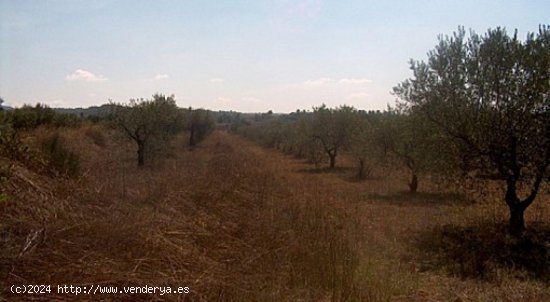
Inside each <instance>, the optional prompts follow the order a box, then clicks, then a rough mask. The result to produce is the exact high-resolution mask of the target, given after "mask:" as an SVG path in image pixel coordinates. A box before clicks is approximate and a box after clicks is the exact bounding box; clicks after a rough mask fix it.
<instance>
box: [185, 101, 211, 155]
mask: <svg viewBox="0 0 550 302" xmlns="http://www.w3.org/2000/svg"><path fill="white" fill-rule="evenodd" d="M187 115H188V118H187V119H188V125H187V128H188V130H189V147H191V148H193V147H195V145H196V144H197V143H199V142H200V141H202V140H203V139H205V138H206V136H208V134H210V133H211V132H212V131H213V130H214V118H213V117H212V115H211V114H210V112H209V111H208V110H204V109H194V110H192V109H189V112H188V114H187Z"/></svg>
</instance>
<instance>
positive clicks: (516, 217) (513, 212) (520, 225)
mask: <svg viewBox="0 0 550 302" xmlns="http://www.w3.org/2000/svg"><path fill="white" fill-rule="evenodd" d="M509 209H510V233H511V234H512V235H521V234H522V233H523V230H525V219H524V218H523V216H524V213H525V207H523V206H522V205H516V206H509Z"/></svg>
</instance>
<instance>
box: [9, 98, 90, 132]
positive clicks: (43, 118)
mask: <svg viewBox="0 0 550 302" xmlns="http://www.w3.org/2000/svg"><path fill="white" fill-rule="evenodd" d="M5 115H6V116H5V118H6V119H7V122H8V123H9V124H11V125H12V127H13V128H14V129H15V130H19V129H26V130H28V129H35V128H37V127H38V126H41V125H52V126H55V127H64V126H65V127H74V126H77V125H78V124H79V123H80V119H79V118H78V117H77V116H74V115H70V114H65V113H59V112H56V111H55V110H54V109H52V108H49V107H48V106H46V105H43V104H40V103H38V104H36V105H35V106H34V107H33V106H30V105H23V107H21V108H17V109H14V110H13V111H9V112H6V113H5Z"/></svg>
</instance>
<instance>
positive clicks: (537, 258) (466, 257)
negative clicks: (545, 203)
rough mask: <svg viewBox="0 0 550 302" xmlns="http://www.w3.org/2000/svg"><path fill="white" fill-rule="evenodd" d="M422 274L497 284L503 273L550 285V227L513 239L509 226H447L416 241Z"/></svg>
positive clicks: (536, 227) (535, 227)
mask: <svg viewBox="0 0 550 302" xmlns="http://www.w3.org/2000/svg"><path fill="white" fill-rule="evenodd" d="M416 247H417V248H418V249H419V250H420V255H422V256H421V258H422V259H421V263H422V265H421V270H423V271H426V270H441V269H443V270H445V271H446V272H447V273H449V274H451V275H458V276H461V277H463V278H476V279H484V280H497V279H498V278H499V276H501V275H502V272H503V271H506V272H509V273H511V274H512V275H514V276H516V277H518V278H521V279H526V278H533V279H537V280H541V281H544V282H550V226H549V225H543V224H533V225H530V226H529V228H528V230H526V231H525V232H524V234H523V235H522V236H519V237H517V236H512V235H510V234H509V232H508V226H507V224H506V223H501V224H498V225H495V224H484V225H476V226H467V227H463V226H456V225H443V226H438V227H436V228H434V229H433V230H430V231H426V232H424V233H421V234H420V235H419V236H418V237H417V238H416Z"/></svg>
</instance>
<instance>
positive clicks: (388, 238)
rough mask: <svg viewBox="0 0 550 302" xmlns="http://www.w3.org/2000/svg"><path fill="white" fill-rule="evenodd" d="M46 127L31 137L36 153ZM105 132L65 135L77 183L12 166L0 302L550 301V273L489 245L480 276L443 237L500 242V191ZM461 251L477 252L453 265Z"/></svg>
mask: <svg viewBox="0 0 550 302" xmlns="http://www.w3.org/2000/svg"><path fill="white" fill-rule="evenodd" d="M83 127H88V128H94V127H98V126H97V125H86V126H83ZM41 131H42V132H41ZM44 131H45V132H47V130H39V131H36V132H35V133H33V134H31V135H29V136H28V137H27V138H26V141H27V142H28V143H29V144H30V145H32V144H36V142H35V140H36V137H40V136H43V135H45V134H44V133H43V132H44ZM93 132H94V131H93V129H92V130H90V129H83V128H79V129H72V130H64V131H63V133H62V135H63V136H64V137H65V138H66V139H67V141H68V142H69V145H70V146H71V147H72V148H74V149H75V150H78V152H79V153H80V154H81V157H82V176H81V177H80V178H78V179H68V178H52V177H50V176H47V175H44V174H41V173H38V172H37V171H34V170H32V169H29V168H28V167H26V166H25V165H22V164H18V163H15V164H14V166H13V167H12V168H11V172H10V173H11V176H10V178H9V180H8V182H7V183H6V184H5V190H4V191H5V192H6V194H7V196H8V198H7V199H6V200H4V201H2V205H1V206H2V208H1V212H0V236H1V237H0V243H1V245H2V248H1V249H0V280H2V292H3V293H2V295H1V296H0V300H2V299H5V300H9V301H11V300H33V299H34V300H44V297H46V296H40V295H28V294H27V295H14V294H10V293H9V292H8V291H9V287H10V285H12V284H51V285H57V284H74V285H83V286H86V285H87V286H94V285H98V284H99V285H105V286H107V285H116V286H132V285H134V286H143V285H150V286H188V287H189V288H190V289H191V293H189V294H186V295H179V294H178V295H164V296H159V295H151V294H117V295H113V294H111V295H98V296H96V297H89V296H84V297H83V296H80V297H75V296H71V295H67V294H54V293H52V294H50V295H48V296H47V297H48V299H54V298H55V299H58V300H74V299H81V298H83V299H91V298H94V299H97V298H101V299H105V300H126V301H136V300H174V301H550V285H549V283H548V279H547V277H546V279H545V276H544V275H542V276H541V275H536V276H534V275H532V273H531V272H530V271H529V270H528V269H512V268H508V267H506V266H501V265H500V263H499V262H498V261H496V260H495V259H496V258H495V259H493V258H494V257H493V256H492V254H491V251H488V252H487V253H488V256H487V257H486V259H485V258H484V259H483V261H481V264H482V265H483V267H482V268H481V269H482V272H481V277H480V276H470V275H469V274H468V273H470V272H471V271H472V268H471V267H470V266H472V265H477V264H478V262H475V261H474V264H470V263H469V260H470V258H469V255H468V254H464V253H463V251H462V250H461V248H464V246H467V244H466V243H465V245H464V246H463V245H461V244H459V243H458V244H457V243H456V242H454V244H456V245H457V247H453V246H452V245H446V246H441V245H440V244H441V242H443V243H445V242H448V241H442V240H445V239H441V238H438V234H444V233H445V230H446V232H447V233H449V232H450V233H453V232H454V233H453V234H459V235H460V234H462V235H464V234H466V236H465V237H460V236H459V237H457V238H459V240H462V239H464V238H469V237H468V234H470V235H471V237H475V238H485V237H483V236H486V235H483V234H480V233H479V232H478V231H475V230H478V229H483V230H487V232H489V231H491V230H493V229H491V227H493V226H494V228H495V229H494V230H493V231H494V232H496V233H499V230H498V224H499V223H500V222H501V221H503V220H504V219H505V218H506V208H505V207H504V204H503V203H502V202H501V201H500V199H499V198H498V195H497V193H498V188H495V190H494V191H495V192H493V191H490V190H488V189H486V190H485V191H482V192H481V193H479V192H480V191H479V190H475V192H477V193H476V194H477V195H476V196H474V195H472V194H470V195H468V194H464V193H463V192H462V193H459V192H458V191H456V190H454V189H452V188H451V187H450V186H442V185H439V186H438V185H436V184H435V183H434V182H432V181H430V180H424V182H421V187H420V192H419V194H417V195H415V196H411V195H409V194H407V193H404V190H406V179H407V176H406V175H404V174H403V173H402V172H401V171H393V170H392V169H389V168H377V169H375V170H374V172H373V175H372V177H371V178H370V179H367V180H365V181H355V180H353V177H352V176H353V173H354V172H353V171H351V170H350V169H346V167H347V166H349V163H346V161H345V160H344V161H343V163H342V165H341V167H343V168H341V169H337V170H335V171H323V172H318V173H312V171H311V165H310V164H308V163H306V162H304V161H303V160H300V159H296V158H292V157H289V156H286V155H283V154H281V153H279V152H277V151H274V150H268V149H264V148H262V147H260V146H258V145H255V144H254V143H252V142H249V141H246V140H244V139H243V138H241V137H238V136H235V135H233V134H230V133H227V132H222V131H216V132H214V133H213V134H212V135H211V136H210V137H208V138H207V140H206V141H204V142H203V143H202V144H201V145H199V146H198V147H197V148H195V149H194V150H193V151H190V150H188V149H187V148H186V147H184V142H185V138H184V137H180V138H179V139H178V140H176V141H175V142H174V143H173V146H172V148H171V149H170V152H169V154H167V156H166V157H165V158H163V159H161V160H157V161H155V162H154V164H152V165H151V166H149V167H146V168H145V169H138V168H137V167H136V165H135V156H134V153H135V152H134V149H133V146H132V145H131V144H129V143H121V140H120V139H118V138H116V137H115V135H114V134H109V135H107V138H106V139H105V141H102V140H101V139H98V138H97V137H95V138H94V135H90V134H89V133H93ZM86 133H88V135H87V134H86ZM2 160H3V161H4V162H5V161H6V159H2ZM486 187H487V188H489V187H490V186H486ZM543 193H544V194H541V196H539V199H538V200H537V201H536V203H535V204H534V206H533V207H532V208H530V209H529V210H528V211H527V223H528V227H529V226H535V225H536V226H537V228H536V229H537V230H539V233H537V236H542V237H544V236H548V234H550V232H546V231H544V230H546V229H547V228H548V218H549V217H550V215H549V214H550V209H549V207H548V204H549V199H550V198H549V195H548V189H546V188H545V189H544V190H543ZM473 197H476V199H477V202H473V201H472V199H473ZM468 228H470V229H472V230H474V231H472V232H471V233H467V232H466V231H465V230H467V229H468ZM442 230H443V231H442ZM489 236H491V235H489ZM496 237H498V236H496ZM547 238H548V237H545V240H548V239H547ZM440 239H441V240H440ZM458 242H460V241H458ZM546 242H548V241H546ZM469 244H471V245H472V246H473V247H472V248H473V249H474V250H475V249H476V241H472V242H470V243H469ZM453 248H454V250H453ZM449 252H451V254H452V253H453V252H454V253H455V254H456V253H459V254H461V255H462V256H461V257H456V255H455V257H454V258H453V257H450V258H449V257H447V258H446V257H445V255H448V254H449ZM544 252H545V253H547V254H548V249H546V250H544V251H543V253H544ZM547 254H546V255H547ZM471 256H472V257H471V258H476V257H478V256H479V255H478V254H476V255H473V254H472V255H471ZM545 257H547V256H545ZM457 259H458V260H457ZM544 259H546V258H544ZM485 260H486V261H485ZM497 260H498V259H497ZM453 261H460V262H461V263H454V262H453ZM457 267H458V268H457ZM475 269H477V268H475ZM543 274H544V272H543Z"/></svg>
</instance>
